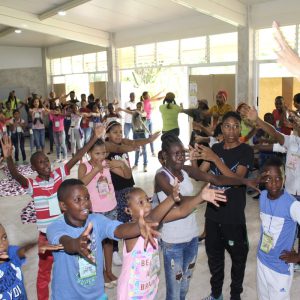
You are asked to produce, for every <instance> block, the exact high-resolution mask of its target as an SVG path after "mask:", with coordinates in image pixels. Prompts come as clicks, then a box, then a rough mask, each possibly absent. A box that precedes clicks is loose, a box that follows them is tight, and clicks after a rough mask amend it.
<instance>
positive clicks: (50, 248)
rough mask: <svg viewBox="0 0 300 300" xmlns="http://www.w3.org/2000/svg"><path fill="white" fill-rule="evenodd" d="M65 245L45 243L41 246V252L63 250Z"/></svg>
mask: <svg viewBox="0 0 300 300" xmlns="http://www.w3.org/2000/svg"><path fill="white" fill-rule="evenodd" d="M63 249H64V246H63V245H61V244H58V245H50V244H45V245H42V246H40V247H39V253H42V254H44V253H45V252H46V251H59V250H63Z"/></svg>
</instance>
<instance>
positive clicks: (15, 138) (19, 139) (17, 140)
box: [11, 132, 26, 161]
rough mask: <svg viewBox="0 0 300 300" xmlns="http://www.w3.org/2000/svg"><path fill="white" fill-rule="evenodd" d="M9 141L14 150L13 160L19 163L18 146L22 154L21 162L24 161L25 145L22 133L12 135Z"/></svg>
mask: <svg viewBox="0 0 300 300" xmlns="http://www.w3.org/2000/svg"><path fill="white" fill-rule="evenodd" d="M11 141H12V143H13V145H14V148H15V160H16V161H19V146H20V149H21V152H22V158H23V161H24V160H26V153H25V148H24V144H25V138H24V133H23V132H16V133H12V134H11Z"/></svg>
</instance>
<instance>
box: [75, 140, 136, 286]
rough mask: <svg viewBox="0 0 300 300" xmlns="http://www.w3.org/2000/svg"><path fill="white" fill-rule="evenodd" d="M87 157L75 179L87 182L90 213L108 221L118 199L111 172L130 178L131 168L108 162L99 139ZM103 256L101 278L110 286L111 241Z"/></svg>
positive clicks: (106, 243)
mask: <svg viewBox="0 0 300 300" xmlns="http://www.w3.org/2000/svg"><path fill="white" fill-rule="evenodd" d="M88 154H89V156H90V160H89V161H86V162H84V163H81V164H80V165H79V168H78V179H80V180H82V182H83V183H84V184H85V185H86V187H87V189H88V191H89V194H90V196H91V202H92V212H94V213H102V214H103V215H104V216H106V217H108V218H109V219H111V220H116V219H117V209H116V206H117V201H116V196H115V190H114V186H113V184H112V179H111V172H113V173H114V174H117V175H118V176H120V177H122V178H127V179H128V178H131V172H130V168H129V167H128V166H127V164H126V163H124V162H123V161H120V160H115V161H111V162H110V163H108V162H107V161H106V160H105V158H106V154H107V153H106V149H105V144H104V142H103V141H102V140H97V142H96V143H95V144H94V145H93V146H92V147H91V149H90V150H89V152H88ZM103 250H104V257H105V271H104V281H105V286H106V287H107V288H112V287H113V286H114V284H115V283H116V280H117V277H116V276H115V275H114V274H113V273H112V255H113V242H112V240H108V239H107V240H105V241H104V242H103Z"/></svg>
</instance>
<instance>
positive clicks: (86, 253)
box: [75, 223, 96, 264]
mask: <svg viewBox="0 0 300 300" xmlns="http://www.w3.org/2000/svg"><path fill="white" fill-rule="evenodd" d="M92 230H93V224H92V223H89V224H88V226H87V228H86V229H85V230H84V232H83V233H82V234H81V235H80V236H79V237H78V238H77V239H75V243H76V252H77V253H79V254H80V255H81V256H83V257H85V258H86V259H87V260H88V261H89V262H90V263H92V264H95V262H96V261H95V258H94V257H93V255H91V250H90V246H89V244H90V233H91V231H92Z"/></svg>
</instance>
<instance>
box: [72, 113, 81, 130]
mask: <svg viewBox="0 0 300 300" xmlns="http://www.w3.org/2000/svg"><path fill="white" fill-rule="evenodd" d="M81 119H82V117H81V116H80V115H76V114H71V127H72V128H76V129H79V127H80V122H81Z"/></svg>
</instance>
